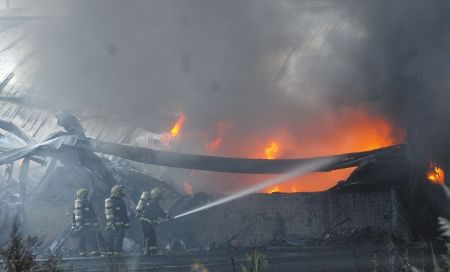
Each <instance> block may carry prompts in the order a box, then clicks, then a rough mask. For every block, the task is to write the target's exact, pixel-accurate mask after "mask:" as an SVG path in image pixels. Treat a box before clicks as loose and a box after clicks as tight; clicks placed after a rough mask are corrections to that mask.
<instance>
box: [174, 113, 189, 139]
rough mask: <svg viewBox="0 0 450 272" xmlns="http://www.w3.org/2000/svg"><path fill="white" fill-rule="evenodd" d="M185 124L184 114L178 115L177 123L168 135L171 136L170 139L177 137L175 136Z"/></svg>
mask: <svg viewBox="0 0 450 272" xmlns="http://www.w3.org/2000/svg"><path fill="white" fill-rule="evenodd" d="M185 122H186V115H184V113H180V114H179V115H178V119H177V122H176V123H175V125H174V126H173V127H172V129H171V130H170V135H172V137H177V135H178V134H180V131H181V129H182V128H183V126H184V123H185Z"/></svg>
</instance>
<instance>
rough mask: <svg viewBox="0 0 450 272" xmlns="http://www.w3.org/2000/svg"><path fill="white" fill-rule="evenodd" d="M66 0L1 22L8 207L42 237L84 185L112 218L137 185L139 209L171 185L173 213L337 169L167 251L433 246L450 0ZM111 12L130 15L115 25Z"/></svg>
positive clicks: (204, 221)
mask: <svg viewBox="0 0 450 272" xmlns="http://www.w3.org/2000/svg"><path fill="white" fill-rule="evenodd" d="M68 2H71V3H70V4H69V5H70V6H69V7H70V8H67V9H62V10H61V9H56V10H57V12H58V15H61V14H62V15H61V16H48V15H55V14H52V12H53V10H51V6H50V14H45V15H47V16H45V17H44V18H40V17H39V16H33V18H29V17H27V16H26V14H25V15H24V18H21V20H18V21H10V20H5V21H2V23H1V24H2V26H1V27H2V29H3V31H2V32H1V33H0V35H4V38H5V39H2V40H1V46H2V47H3V49H1V50H0V58H1V59H2V61H3V64H2V69H0V76H1V78H3V80H2V82H1V84H0V89H1V97H0V98H1V104H0V119H2V120H3V122H2V123H1V128H2V136H3V137H2V141H1V143H2V154H1V155H0V157H1V159H0V161H1V162H2V164H3V168H4V171H5V177H4V180H5V182H4V183H3V185H4V186H6V188H7V189H5V196H4V197H5V199H7V200H8V201H7V203H6V204H4V205H6V206H8V205H10V204H11V203H19V204H18V205H14V207H15V208H17V209H21V208H23V207H22V206H25V209H22V212H23V214H24V215H25V216H26V218H27V221H26V222H27V224H28V225H33V226H34V229H33V231H36V232H38V233H39V234H41V235H44V234H45V235H47V236H48V237H49V240H53V239H57V238H58V236H59V235H60V233H61V232H63V231H64V229H65V228H66V227H67V225H68V224H69V221H70V216H71V210H70V209H71V207H70V205H71V203H70V200H72V198H73V194H74V192H75V190H76V189H77V188H79V187H88V188H91V190H92V191H93V196H92V198H93V199H94V200H95V202H96V205H97V206H96V208H97V209H99V210H100V209H101V207H100V203H101V200H102V198H104V197H105V195H107V194H108V190H109V188H110V187H111V185H112V184H115V183H122V184H126V185H127V187H128V188H130V194H129V199H128V201H129V204H130V207H133V202H135V201H136V199H137V198H138V195H139V192H140V191H142V190H145V189H148V187H155V186H160V187H164V188H165V189H166V194H167V196H168V197H167V198H168V201H167V203H165V205H166V207H165V208H167V209H168V210H169V211H170V212H171V213H172V214H173V215H177V214H179V213H183V212H186V211H188V210H189V209H191V208H196V207H198V206H201V205H203V204H208V203H214V201H215V200H217V199H222V197H224V196H223V195H224V194H233V193H236V192H240V191H242V190H245V189H247V188H249V187H251V188H253V186H258V184H260V183H261V181H264V180H266V179H271V178H273V177H274V175H275V177H276V175H279V174H280V173H285V172H289V171H290V170H292V168H294V167H296V166H298V165H302V164H308V163H310V162H317V161H320V160H323V159H325V158H327V159H332V160H333V162H332V163H329V164H326V165H324V166H321V167H317V169H316V168H314V169H310V170H311V171H312V172H316V173H311V174H308V175H307V176H303V177H301V178H298V177H292V178H291V179H289V180H286V181H285V182H283V183H280V184H270V186H266V187H264V188H263V187H261V188H259V187H257V188H258V190H256V191H254V193H256V194H253V195H248V196H246V197H245V198H242V199H237V200H235V202H230V203H227V204H224V205H223V206H220V207H213V208H211V209H210V210H206V211H203V212H199V213H198V214H193V215H192V216H190V217H183V218H179V219H178V220H179V221H176V220H175V221H173V222H168V223H167V225H165V228H161V235H160V237H161V239H162V241H161V242H164V243H165V244H167V243H169V242H171V241H174V240H183V241H184V243H185V244H186V245H188V246H192V247H200V246H205V245H208V247H211V246H212V245H211V243H215V246H217V247H222V246H229V245H231V246H250V245H255V244H256V245H261V244H265V243H268V242H271V241H288V240H295V241H297V242H298V241H301V242H302V243H303V242H304V241H305V240H308V239H309V240H311V239H318V238H324V237H329V236H330V235H331V233H335V234H336V233H338V234H339V235H345V234H346V233H347V234H348V233H354V231H355V230H363V229H367V228H371V229H372V230H375V232H390V233H393V235H395V236H396V237H397V238H399V239H404V240H417V239H425V238H429V237H433V236H436V235H437V221H436V218H437V217H438V216H447V215H448V211H447V208H446V207H447V206H448V205H446V204H447V203H446V196H445V194H444V191H443V190H442V186H441V185H443V184H448V175H446V173H449V168H450V166H449V161H450V159H449V155H448V154H450V146H449V143H450V142H449V141H448V136H449V135H450V131H449V127H448V121H449V116H450V113H449V110H448V109H449V107H448V105H446V101H448V99H447V98H448V87H449V84H448V75H447V74H445V71H448V69H447V68H448V66H446V65H448V61H446V60H448V59H449V58H448V40H446V39H445V37H448V28H447V27H446V26H445V22H446V20H448V19H447V18H448V16H446V15H447V14H443V13H445V11H448V10H450V9H448V3H445V1H432V3H428V2H426V3H425V1H420V0H414V1H412V3H406V2H407V1H400V2H399V3H396V4H392V5H394V6H391V5H390V4H389V3H388V1H383V0H380V1H375V2H373V3H372V2H371V3H366V2H364V3H354V2H352V1H350V2H351V3H346V4H342V3H339V4H337V3H335V2H334V1H326V3H324V4H313V5H310V4H308V3H306V2H305V3H303V2H302V1H300V2H302V3H297V2H295V1H288V0H286V1H284V0H283V1H281V2H283V4H274V3H271V2H270V1H265V2H264V3H263V4H258V3H256V1H247V2H246V3H239V4H238V3H236V4H234V5H232V4H226V3H220V4H219V3H216V4H209V5H202V4H201V3H200V2H198V1H193V4H192V3H191V4H186V3H180V4H177V5H174V4H167V3H166V2H164V1H156V2H155V3H153V5H154V6H152V7H151V8H150V7H149V6H148V5H149V4H147V3H144V2H142V1H141V2H140V1H137V2H136V3H135V4H134V5H130V6H129V7H128V8H124V7H123V6H122V3H120V2H121V1H98V3H96V4H92V5H93V6H90V5H87V4H86V3H81V2H77V1H73V2H72V1H68ZM396 5H399V6H396ZM353 9H356V10H357V12H353ZM160 10H164V11H165V12H162V13H161V12H160ZM384 10H388V11H389V12H388V13H385V12H383V11H384ZM400 10H401V11H403V10H407V11H409V13H408V14H407V15H405V14H404V13H403V12H399V11H400ZM116 11H120V14H121V16H122V17H121V18H127V19H129V20H124V22H122V21H120V20H119V21H120V22H117V21H115V20H110V18H111V16H110V15H111V14H116ZM144 11H145V12H144ZM292 11H295V12H292ZM41 12H42V11H41ZM422 12H425V13H426V14H422ZM380 14H383V17H386V19H383V20H381V19H380V18H381V17H380V16H379V15H380ZM416 15H417V16H416ZM16 16H17V15H16ZM35 17H39V18H40V19H39V20H35V19H36V18H35ZM79 18H83V20H80V19H79ZM412 18H413V19H412ZM416 18H419V20H416ZM426 18H428V19H426ZM429 18H433V19H429ZM153 20H154V21H153ZM125 21H126V22H125ZM155 22H156V23H155ZM141 25H147V26H148V27H145V28H141V27H140V26H141ZM174 25H175V26H176V27H173V26H174ZM294 26H301V27H294ZM236 29H240V31H235V30H236ZM137 30H139V31H137ZM431 30H432V31H431ZM416 33H422V36H421V35H416ZM400 34H402V35H400ZM418 36H420V37H418ZM155 37H158V38H155ZM192 37H198V39H193V38H192ZM421 37H422V38H421ZM205 44H207V45H210V46H207V47H205ZM305 67H307V68H305ZM59 110H65V111H69V112H72V113H73V115H59V116H58V115H56V116H55V113H56V112H58V111H59ZM70 116H72V117H70ZM74 116H76V117H77V118H75V117H74ZM150 131H151V132H150ZM195 154H206V155H195ZM298 158H303V159H298ZM308 158H310V159H308ZM218 172H221V173H220V174H219V173H218ZM317 172H320V173H317ZM272 192H273V194H269V193H272ZM276 192H278V193H276ZM55 203H58V205H55ZM37 204H38V205H37ZM21 205H22V206H21ZM27 205H28V206H27ZM6 206H3V207H4V208H2V209H3V210H6V211H10V207H9V206H8V208H6ZM10 206H11V205H10ZM48 211H51V212H48ZM11 213H12V211H11ZM3 214H5V213H2V215H3ZM99 214H102V213H101V212H99ZM32 222H33V223H32ZM55 222H59V223H55ZM199 226H208V228H207V229H206V230H204V229H202V230H201V231H200V227H199ZM135 233H138V232H137V231H136V230H135ZM131 238H133V239H134V240H138V239H139V236H138V234H135V236H133V237H131Z"/></svg>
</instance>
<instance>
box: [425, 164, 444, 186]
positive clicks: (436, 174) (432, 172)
mask: <svg viewBox="0 0 450 272" xmlns="http://www.w3.org/2000/svg"><path fill="white" fill-rule="evenodd" d="M427 178H428V180H429V181H430V182H432V183H436V184H440V185H443V184H444V183H445V173H444V170H443V169H442V168H441V167H439V166H438V165H436V164H435V163H434V162H430V166H429V168H428V172H427Z"/></svg>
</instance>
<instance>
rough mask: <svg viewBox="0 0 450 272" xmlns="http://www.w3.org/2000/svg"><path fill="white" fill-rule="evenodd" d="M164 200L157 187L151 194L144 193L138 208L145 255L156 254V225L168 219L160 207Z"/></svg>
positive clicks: (137, 213) (137, 212)
mask: <svg viewBox="0 0 450 272" xmlns="http://www.w3.org/2000/svg"><path fill="white" fill-rule="evenodd" d="M161 200H164V199H163V196H162V191H161V189H160V188H158V187H156V188H154V189H153V190H151V191H150V192H143V193H142V195H141V198H140V199H139V203H138V205H137V206H136V215H137V216H138V218H139V222H140V223H141V226H142V232H143V233H144V255H146V256H148V255H150V254H156V253H157V250H156V229H155V227H156V225H158V224H159V223H161V221H162V220H164V219H165V218H167V214H166V213H165V212H164V211H163V209H162V208H161V207H160V206H159V201H161Z"/></svg>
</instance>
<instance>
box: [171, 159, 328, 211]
mask: <svg viewBox="0 0 450 272" xmlns="http://www.w3.org/2000/svg"><path fill="white" fill-rule="evenodd" d="M333 162H334V160H333V159H323V160H320V161H315V162H313V163H309V164H306V165H302V166H300V167H297V168H294V169H293V170H291V171H289V172H287V173H286V174H283V175H280V176H277V177H275V178H271V179H268V180H266V181H264V182H261V183H258V184H256V185H254V186H251V187H249V188H246V189H244V190H242V191H239V192H236V193H234V194H231V195H229V196H226V197H224V198H221V199H218V200H216V201H213V202H211V203H208V204H206V205H204V206H201V207H198V208H195V209H193V210H190V211H187V212H185V213H182V214H179V215H176V216H174V217H173V218H174V219H176V218H180V217H183V216H186V215H190V214H193V213H197V212H200V211H203V210H206V209H209V208H212V207H215V206H218V205H222V204H225V203H227V202H230V201H233V200H235V199H238V198H241V197H244V196H246V195H249V194H253V193H257V192H259V191H261V190H262V189H265V188H267V187H270V186H273V185H276V184H280V183H283V182H285V181H287V180H289V179H291V178H294V177H298V176H303V175H304V174H307V173H310V172H314V171H316V170H318V169H320V168H323V167H325V166H327V165H329V164H331V163H333Z"/></svg>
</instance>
